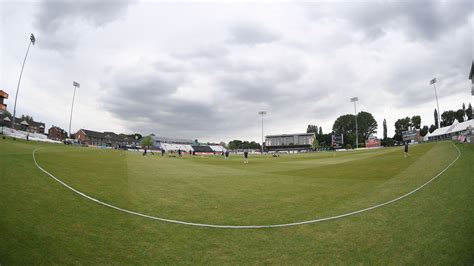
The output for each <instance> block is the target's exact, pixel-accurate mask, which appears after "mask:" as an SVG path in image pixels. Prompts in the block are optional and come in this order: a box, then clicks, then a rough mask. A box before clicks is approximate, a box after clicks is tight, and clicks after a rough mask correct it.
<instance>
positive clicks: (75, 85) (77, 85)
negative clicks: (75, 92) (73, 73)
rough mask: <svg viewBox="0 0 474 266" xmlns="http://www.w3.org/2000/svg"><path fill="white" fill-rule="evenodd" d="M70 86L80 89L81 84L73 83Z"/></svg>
mask: <svg viewBox="0 0 474 266" xmlns="http://www.w3.org/2000/svg"><path fill="white" fill-rule="evenodd" d="M72 86H74V87H76V88H80V87H81V84H79V83H77V82H75V81H73V82H72Z"/></svg>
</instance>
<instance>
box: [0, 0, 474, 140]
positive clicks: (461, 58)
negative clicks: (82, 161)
mask: <svg viewBox="0 0 474 266" xmlns="http://www.w3.org/2000/svg"><path fill="white" fill-rule="evenodd" d="M473 3H474V2H473V1H468V0H466V1H452V0H450V1H403V2H396V1H389V2H385V1H363V2H355V1H347V2H337V3H329V2H318V3H304V2H278V3H271V2H260V3H250V2H240V3H237V2H232V3H209V2H207V3H199V2H180V3H170V2H152V1H129V0H119V1H115V0H114V1H112V0H109V1H84V0H75V1H57V0H56V1H4V0H0V19H1V21H0V24H1V25H0V27H1V34H0V50H1V54H0V56H1V58H0V60H1V61H0V65H1V67H0V89H3V90H5V91H6V92H7V93H9V94H10V98H9V99H8V100H7V101H6V103H7V104H8V110H9V111H10V112H12V113H13V104H14V100H15V99H14V98H15V91H16V86H17V82H18V77H19V74H20V69H21V64H22V62H23V58H24V56H25V52H26V48H27V46H28V42H29V35H30V33H34V34H35V36H36V44H35V46H33V47H32V48H31V49H30V53H29V55H28V59H27V62H26V66H25V70H24V73H23V78H22V83H21V87H20V92H19V97H18V103H17V115H21V114H28V115H31V116H33V117H34V118H35V120H39V121H42V122H45V123H46V124H47V128H49V126H50V125H52V124H54V125H57V126H60V127H62V128H64V129H66V130H67V128H68V125H69V112H70V108H71V101H72V94H73V90H74V89H73V86H72V81H73V80H74V81H77V82H79V83H80V84H81V87H80V89H79V90H78V91H77V94H76V101H75V107H74V115H73V125H72V128H73V131H76V130H78V129H80V128H86V129H91V130H97V131H115V132H117V133H120V132H124V133H131V132H141V133H142V134H149V133H155V134H157V135H161V136H167V137H181V138H192V139H194V138H197V139H199V140H200V141H225V142H228V141H229V140H232V139H247V140H255V141H260V134H261V117H260V116H259V115H258V111H260V110H266V111H267V115H266V116H265V118H264V123H265V125H264V130H265V134H280V133H298V132H305V131H306V126H307V125H308V124H316V125H318V126H322V127H323V131H324V132H325V133H327V132H329V131H331V128H332V125H333V123H334V121H335V119H336V118H337V117H338V116H340V115H344V114H348V113H354V106H353V105H352V104H351V103H350V101H349V98H351V97H354V96H358V97H359V102H358V103H357V109H358V111H367V112H370V113H372V114H373V115H374V117H375V119H376V120H377V122H378V124H379V129H378V133H377V135H378V136H381V135H382V121H383V119H384V118H385V119H386V120H387V124H388V131H389V135H393V132H394V126H393V125H394V123H395V121H396V119H398V118H402V117H406V116H410V117H411V116H413V115H421V117H422V124H423V125H428V126H429V125H431V124H433V123H434V121H433V110H434V108H436V102H435V97H434V91H433V87H432V86H430V85H429V81H430V80H431V79H432V78H434V77H436V78H437V80H438V83H437V84H436V86H437V90H438V97H439V105H440V109H441V111H444V110H450V109H459V108H460V107H461V105H462V103H463V102H464V103H466V105H467V104H468V103H469V101H471V96H470V81H469V80H468V74H469V70H470V66H471V62H472V60H473V51H474V41H473V36H474V30H473V23H474V11H473V10H474V6H473Z"/></svg>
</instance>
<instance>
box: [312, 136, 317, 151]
mask: <svg viewBox="0 0 474 266" xmlns="http://www.w3.org/2000/svg"><path fill="white" fill-rule="evenodd" d="M312 148H313V149H317V148H319V141H318V139H317V138H314V140H313V143H312Z"/></svg>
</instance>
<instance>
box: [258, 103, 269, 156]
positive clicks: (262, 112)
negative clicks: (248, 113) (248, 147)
mask: <svg viewBox="0 0 474 266" xmlns="http://www.w3.org/2000/svg"><path fill="white" fill-rule="evenodd" d="M258 114H259V115H261V116H262V146H261V147H260V148H261V151H262V154H263V116H264V115H266V114H267V112H266V111H260V112H258Z"/></svg>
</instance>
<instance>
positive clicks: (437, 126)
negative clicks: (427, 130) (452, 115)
mask: <svg viewBox="0 0 474 266" xmlns="http://www.w3.org/2000/svg"><path fill="white" fill-rule="evenodd" d="M434 121H435V123H434V125H435V127H436V128H439V121H438V111H437V110H436V109H435V110H434Z"/></svg>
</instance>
